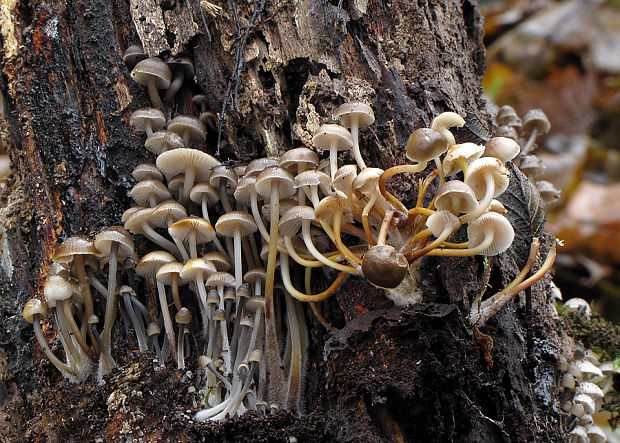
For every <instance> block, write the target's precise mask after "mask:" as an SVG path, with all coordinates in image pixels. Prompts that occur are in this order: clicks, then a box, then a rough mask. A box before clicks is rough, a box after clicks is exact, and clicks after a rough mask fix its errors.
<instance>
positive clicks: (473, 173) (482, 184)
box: [465, 157, 508, 199]
mask: <svg viewBox="0 0 620 443" xmlns="http://www.w3.org/2000/svg"><path fill="white" fill-rule="evenodd" d="M488 176H491V177H493V186H494V189H495V190H494V192H493V197H497V196H498V195H500V194H501V193H502V192H504V191H505V190H506V188H508V169H506V167H505V166H504V165H503V163H502V162H501V160H499V159H497V158H495V157H482V158H479V159H477V160H474V161H473V162H471V163H470V164H469V167H468V168H467V172H466V173H465V184H467V185H468V186H469V187H470V188H471V189H472V191H474V194H476V198H478V199H481V198H482V197H484V195H485V193H486V189H487V184H486V180H487V177H488Z"/></svg>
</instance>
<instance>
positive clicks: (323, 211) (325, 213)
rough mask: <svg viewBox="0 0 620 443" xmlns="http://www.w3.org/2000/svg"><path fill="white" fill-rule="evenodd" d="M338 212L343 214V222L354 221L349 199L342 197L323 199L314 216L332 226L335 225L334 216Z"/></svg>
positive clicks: (334, 196) (332, 196)
mask: <svg viewBox="0 0 620 443" xmlns="http://www.w3.org/2000/svg"><path fill="white" fill-rule="evenodd" d="M338 212H340V213H342V221H343V222H351V221H352V214H351V208H350V207H349V203H348V200H347V198H346V197H342V196H340V195H328V196H327V197H324V198H323V199H321V201H320V202H319V204H318V205H317V207H316V210H315V212H314V215H315V217H316V218H318V219H319V220H323V221H324V222H327V223H328V224H330V225H331V224H333V223H334V216H335V214H336V213H338Z"/></svg>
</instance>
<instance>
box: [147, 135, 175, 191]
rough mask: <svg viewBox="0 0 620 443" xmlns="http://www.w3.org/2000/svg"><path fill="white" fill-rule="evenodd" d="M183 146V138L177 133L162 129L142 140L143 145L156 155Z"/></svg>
mask: <svg viewBox="0 0 620 443" xmlns="http://www.w3.org/2000/svg"><path fill="white" fill-rule="evenodd" d="M183 146H185V145H184V144H183V139H182V138H181V137H180V136H179V135H177V134H175V133H174V132H171V131H166V130H163V129H162V130H160V131H157V132H154V133H153V135H151V136H149V137H147V139H146V141H145V142H144V147H145V148H146V149H148V150H149V151H151V152H152V153H153V154H157V155H159V154H161V153H162V152H166V151H170V150H172V149H178V148H182V147H183ZM159 180H161V179H159Z"/></svg>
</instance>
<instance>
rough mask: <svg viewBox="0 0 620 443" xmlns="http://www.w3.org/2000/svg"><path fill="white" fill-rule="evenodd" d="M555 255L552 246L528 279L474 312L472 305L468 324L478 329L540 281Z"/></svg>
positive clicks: (494, 297) (504, 291)
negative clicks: (520, 293)
mask: <svg viewBox="0 0 620 443" xmlns="http://www.w3.org/2000/svg"><path fill="white" fill-rule="evenodd" d="M555 255H556V249H555V244H554V245H553V246H552V247H551V250H550V251H549V253H548V254H547V258H546V259H545V261H544V263H543V264H542V266H541V267H540V269H539V270H538V271H536V273H534V274H533V275H532V276H531V277H530V278H528V279H527V280H524V281H522V282H521V283H519V284H518V285H516V286H512V287H511V288H510V289H504V290H502V291H500V292H498V293H497V294H495V295H493V296H492V297H490V298H489V299H487V300H484V301H483V302H482V303H480V306H479V307H477V309H475V310H473V308H474V307H475V305H474V307H472V312H471V313H470V315H469V321H470V323H471V324H472V325H473V326H475V327H478V328H480V327H482V326H484V325H485V324H486V322H487V321H488V320H489V319H490V318H491V317H493V316H494V315H495V314H496V313H497V312H499V310H500V309H502V308H503V307H504V306H505V305H506V303H508V302H509V301H510V299H512V297H514V296H515V295H517V294H518V293H519V292H521V291H523V290H524V289H527V288H529V287H530V286H532V285H533V284H534V283H536V282H537V281H538V280H540V279H541V278H542V277H543V276H544V275H545V274H546V273H547V271H549V269H551V267H552V266H553V262H554V261H555Z"/></svg>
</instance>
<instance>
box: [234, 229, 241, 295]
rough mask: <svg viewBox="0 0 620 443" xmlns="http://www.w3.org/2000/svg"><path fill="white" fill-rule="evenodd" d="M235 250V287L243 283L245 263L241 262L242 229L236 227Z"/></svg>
mask: <svg viewBox="0 0 620 443" xmlns="http://www.w3.org/2000/svg"><path fill="white" fill-rule="evenodd" d="M233 240H234V248H233V249H234V251H235V289H239V286H241V285H242V284H243V263H242V262H241V231H240V230H239V229H235V232H234V235H233Z"/></svg>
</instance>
